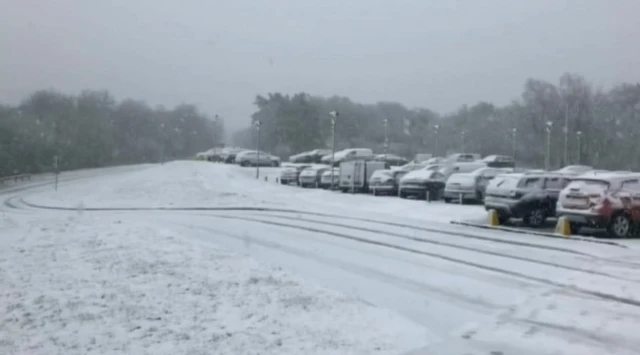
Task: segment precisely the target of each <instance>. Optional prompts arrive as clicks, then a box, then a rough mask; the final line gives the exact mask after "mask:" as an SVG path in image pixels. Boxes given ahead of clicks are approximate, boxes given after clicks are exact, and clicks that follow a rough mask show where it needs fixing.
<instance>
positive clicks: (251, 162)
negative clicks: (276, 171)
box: [235, 150, 280, 166]
mask: <svg viewBox="0 0 640 355" xmlns="http://www.w3.org/2000/svg"><path fill="white" fill-rule="evenodd" d="M235 161H236V163H237V164H240V166H258V165H259V166H280V158H278V157H276V156H273V155H270V154H267V153H265V152H258V151H255V150H246V151H243V152H240V153H238V154H237V155H236V158H235Z"/></svg>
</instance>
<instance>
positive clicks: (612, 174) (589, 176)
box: [573, 171, 640, 181]
mask: <svg viewBox="0 0 640 355" xmlns="http://www.w3.org/2000/svg"><path fill="white" fill-rule="evenodd" d="M634 178H636V179H637V178H640V173H636V172H622V171H621V172H616V171H607V172H601V173H597V172H592V171H590V172H587V173H584V174H581V175H577V176H574V177H573V179H574V180H576V179H578V180H606V181H619V180H626V179H634Z"/></svg>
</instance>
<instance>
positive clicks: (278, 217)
mask: <svg viewBox="0 0 640 355" xmlns="http://www.w3.org/2000/svg"><path fill="white" fill-rule="evenodd" d="M256 216H260V217H262V216H266V217H269V218H277V219H284V220H293V219H294V218H292V217H287V216H280V215H273V214H269V213H260V214H259V215H256ZM295 221H302V222H308V223H314V224H321V225H331V226H335V227H340V228H347V229H353V230H358V231H363V232H368V233H375V234H380V235H385V236H393V237H397V238H402V239H407V240H411V241H415V242H419V243H427V244H434V245H440V246H445V247H451V248H455V249H461V250H467V251H472V252H477V253H482V254H487V255H492V256H498V257H502V258H507V259H513V260H518V261H525V262H530V263H535V264H540V265H545V266H551V267H555V268H559V269H565V270H571V271H577V272H582V273H586V274H591V275H598V276H604V277H609V278H612V279H616V280H621V281H629V282H634V283H640V281H639V280H634V279H628V278H625V277H621V276H617V275H612V274H608V273H605V272H601V271H596V270H589V269H583V268H579V267H575V266H569V265H564V264H557V263H553V262H549V261H544V260H540V259H534V258H528V257H524V256H517V255H511V254H506V253H501V252H497V251H491V250H485V249H479V248H474V247H469V246H465V245H460V244H455V243H449V242H444V241H440V240H433V239H425V238H419V237H414V236H410V235H406V234H399V233H396V232H389V231H381V230H379V229H373V228H365V227H357V226H353V225H348V224H343V223H335V222H328V221H318V220H313V219H308V218H300V217H296V218H295Z"/></svg>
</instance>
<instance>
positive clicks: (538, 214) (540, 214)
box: [524, 207, 547, 228]
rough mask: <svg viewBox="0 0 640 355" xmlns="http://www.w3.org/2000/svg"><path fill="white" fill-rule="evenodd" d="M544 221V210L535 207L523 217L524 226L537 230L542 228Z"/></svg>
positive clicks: (545, 217) (545, 212) (545, 214)
mask: <svg viewBox="0 0 640 355" xmlns="http://www.w3.org/2000/svg"><path fill="white" fill-rule="evenodd" d="M546 219H547V211H546V210H545V209H544V208H540V207H537V208H535V209H533V210H531V211H529V213H527V215H526V216H524V224H526V225H527V226H529V227H535V228H538V227H542V225H543V224H544V221H545V220H546Z"/></svg>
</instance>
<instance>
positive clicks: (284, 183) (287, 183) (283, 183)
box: [280, 180, 289, 185]
mask: <svg viewBox="0 0 640 355" xmlns="http://www.w3.org/2000/svg"><path fill="white" fill-rule="evenodd" d="M280 183H281V184H282V185H289V182H287V181H282V180H280Z"/></svg>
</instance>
